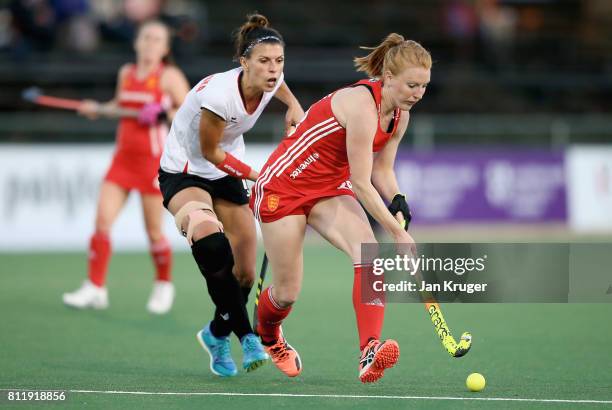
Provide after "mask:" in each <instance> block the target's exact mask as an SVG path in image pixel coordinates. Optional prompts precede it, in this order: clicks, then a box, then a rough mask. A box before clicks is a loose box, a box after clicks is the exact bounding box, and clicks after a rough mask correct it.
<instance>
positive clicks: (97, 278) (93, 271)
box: [88, 232, 111, 286]
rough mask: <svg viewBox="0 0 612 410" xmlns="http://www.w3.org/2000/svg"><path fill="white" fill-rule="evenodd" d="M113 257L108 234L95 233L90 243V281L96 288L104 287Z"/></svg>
mask: <svg viewBox="0 0 612 410" xmlns="http://www.w3.org/2000/svg"><path fill="white" fill-rule="evenodd" d="M110 256H111V243H110V238H109V237H108V234H106V233H104V232H95V233H94V234H93V235H92V236H91V240H90V241H89V273H88V276H89V280H90V281H91V282H92V283H93V284H94V285H96V286H104V283H105V282H106V271H107V269H108V261H109V260H110Z"/></svg>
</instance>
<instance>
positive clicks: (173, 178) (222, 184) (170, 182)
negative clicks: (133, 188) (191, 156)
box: [159, 168, 249, 209]
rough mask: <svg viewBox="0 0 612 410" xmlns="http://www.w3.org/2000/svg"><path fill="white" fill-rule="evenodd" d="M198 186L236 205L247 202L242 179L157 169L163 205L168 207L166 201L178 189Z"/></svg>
mask: <svg viewBox="0 0 612 410" xmlns="http://www.w3.org/2000/svg"><path fill="white" fill-rule="evenodd" d="M189 187H198V188H202V189H203V190H204V191H206V192H208V193H209V194H210V196H211V197H212V198H213V199H215V198H220V199H225V200H226V201H229V202H231V203H233V204H236V205H246V204H248V203H249V195H248V193H249V191H248V189H247V186H246V184H245V183H244V181H243V180H242V179H238V178H234V177H232V176H229V175H228V176H226V177H223V178H219V179H206V178H202V177H199V176H197V175H192V174H186V173H183V172H179V173H176V174H174V173H171V172H166V171H164V170H163V169H161V168H160V169H159V189H160V190H161V193H162V196H163V198H164V207H166V209H168V202H170V200H171V199H172V197H173V196H174V195H176V194H177V193H178V192H179V191H182V190H183V189H185V188H189Z"/></svg>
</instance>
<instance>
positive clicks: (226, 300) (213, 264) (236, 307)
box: [191, 232, 253, 339]
mask: <svg viewBox="0 0 612 410" xmlns="http://www.w3.org/2000/svg"><path fill="white" fill-rule="evenodd" d="M191 253H192V254H193V258H194V259H195V261H196V263H197V264H198V267H199V268H200V272H202V275H203V276H204V279H206V284H207V286H208V294H209V295H210V297H211V299H212V301H213V303H214V304H215V306H216V307H217V311H218V312H219V318H220V319H221V320H223V321H224V322H227V324H228V325H229V329H230V331H233V332H234V333H235V334H236V336H238V338H239V339H240V338H242V336H244V335H246V334H247V333H252V332H253V329H252V328H251V323H250V322H249V317H248V314H247V311H246V307H245V304H244V296H243V294H242V291H241V289H240V285H239V284H238V280H237V279H236V277H235V276H234V274H233V273H232V267H233V266H234V258H233V256H232V249H231V247H230V244H229V241H228V240H227V238H226V237H225V235H224V234H223V233H221V232H217V233H214V234H212V235H208V236H206V237H204V238H202V239H199V240H197V241H196V242H194V244H193V246H192V247H191ZM222 330H223V329H217V328H216V327H215V321H213V322H212V324H211V331H212V333H213V335H215V336H217V337H221V336H225V334H223V332H221V333H219V332H220V331H222ZM226 334H229V331H228V332H227V333H226Z"/></svg>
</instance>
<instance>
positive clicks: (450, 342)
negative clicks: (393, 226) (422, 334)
mask: <svg viewBox="0 0 612 410" xmlns="http://www.w3.org/2000/svg"><path fill="white" fill-rule="evenodd" d="M405 226H406V222H405V221H402V228H404V227H405ZM415 278H416V279H417V280H418V281H419V282H423V278H422V276H421V273H420V272H418V271H417V272H415ZM421 298H422V299H423V303H425V309H426V310H427V313H429V318H430V319H431V323H433V325H434V329H435V331H436V334H437V335H438V337H439V338H440V342H442V346H443V347H444V349H446V351H447V352H448V354H450V355H451V356H453V357H461V356H465V355H466V354H467V352H469V351H470V348H471V347H472V334H471V333H470V332H463V333H462V334H461V338H460V339H459V343H457V342H456V341H455V338H454V337H453V335H452V333H451V331H450V329H449V327H448V325H447V324H446V320H445V319H444V315H443V314H442V309H441V308H440V305H439V304H438V302H437V301H436V299H435V298H434V296H433V294H432V293H431V292H429V291H422V292H421Z"/></svg>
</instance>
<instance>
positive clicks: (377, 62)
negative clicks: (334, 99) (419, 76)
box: [353, 33, 432, 78]
mask: <svg viewBox="0 0 612 410" xmlns="http://www.w3.org/2000/svg"><path fill="white" fill-rule="evenodd" d="M360 48H361V49H363V50H372V52H370V54H368V55H366V56H364V57H355V58H354V59H353V62H354V63H355V67H356V68H357V71H362V72H365V73H366V74H367V75H368V76H369V77H372V78H380V77H381V76H382V74H383V73H384V72H385V70H389V71H391V73H392V74H394V75H396V74H398V73H399V72H400V71H402V70H403V69H404V68H406V67H407V66H417V67H423V68H426V69H431V65H432V61H431V55H430V54H429V51H427V50H426V49H425V48H423V46H421V45H420V44H419V43H417V42H416V41H413V40H404V36H402V35H401V34H397V33H391V34H389V35H388V36H387V38H385V39H384V40H383V42H382V43H380V44H379V45H378V46H376V47H360Z"/></svg>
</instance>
